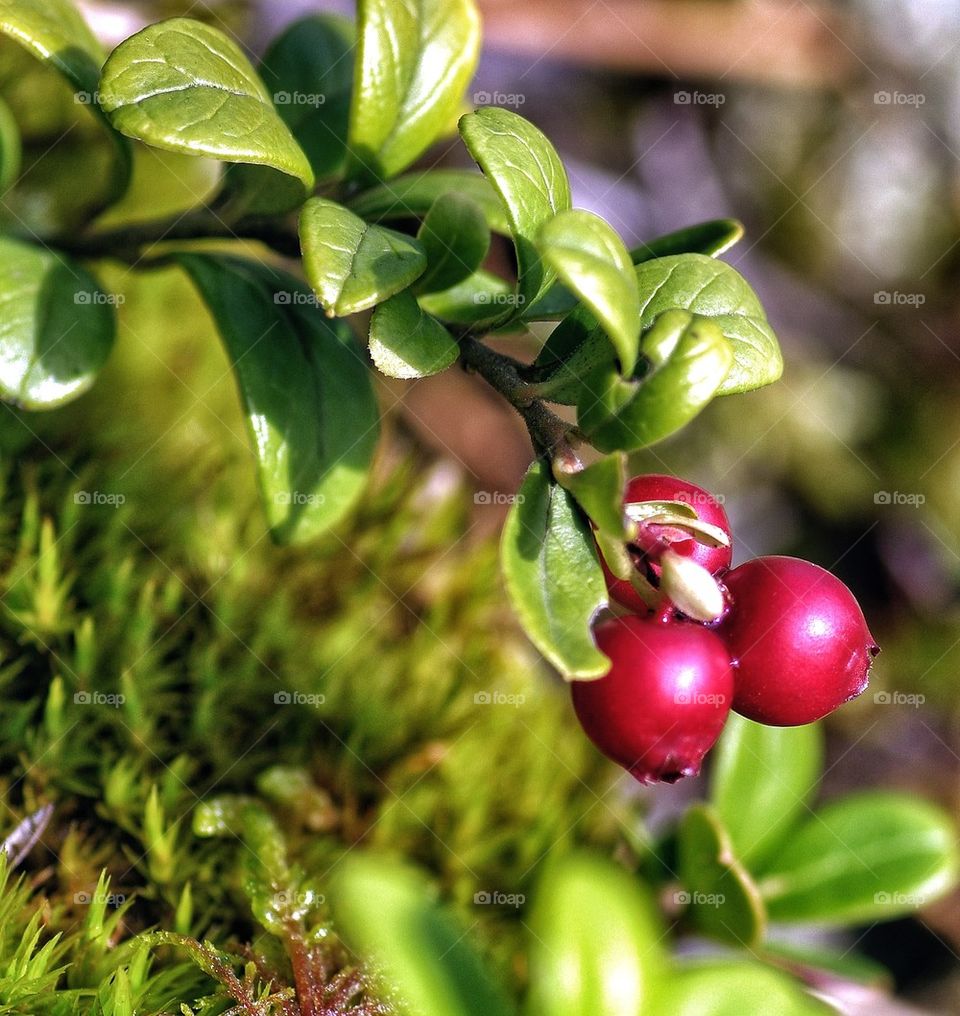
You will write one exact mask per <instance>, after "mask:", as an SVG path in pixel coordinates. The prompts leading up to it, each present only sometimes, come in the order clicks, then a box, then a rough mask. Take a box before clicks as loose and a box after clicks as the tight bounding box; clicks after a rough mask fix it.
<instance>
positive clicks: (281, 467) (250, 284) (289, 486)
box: [177, 254, 379, 543]
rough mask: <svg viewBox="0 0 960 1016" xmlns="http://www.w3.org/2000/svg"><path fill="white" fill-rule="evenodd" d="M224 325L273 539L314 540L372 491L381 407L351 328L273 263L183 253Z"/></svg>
mask: <svg viewBox="0 0 960 1016" xmlns="http://www.w3.org/2000/svg"><path fill="white" fill-rule="evenodd" d="M177 259H178V261H179V262H180V264H181V265H182V266H183V267H184V268H185V269H186V271H187V273H188V274H189V275H190V277H191V279H192V280H193V281H194V283H195V284H196V285H197V288H198V289H199V290H200V293H201V295H202V296H203V298H204V300H205V301H206V303H207V306H208V307H209V309H210V312H211V314H212V315H213V318H214V320H215V321H216V324H217V327H218V329H219V331H220V334H221V337H222V339H223V342H224V345H225V347H226V350H227V355H228V357H229V359H230V362H231V364H232V365H233V369H234V374H235V376H236V380H237V384H238V386H239V389H240V398H241V401H242V403H243V410H244V415H245V417H246V423H247V429H248V432H249V434H250V440H251V443H252V445H253V449H254V452H255V454H256V458H257V467H258V469H257V475H258V481H259V486H260V493H261V497H262V500H263V503H264V506H265V509H266V514H267V519H268V522H269V525H270V529H271V532H272V534H273V536H274V538H275V539H276V540H278V541H280V542H284V543H286V542H294V541H301V540H307V539H310V538H312V537H315V536H318V535H320V534H321V533H323V532H325V531H326V530H328V529H329V528H330V527H331V526H333V525H335V524H336V523H337V522H339V521H340V519H341V518H343V516H344V515H345V514H346V513H347V512H348V511H349V510H350V509H351V508H352V507H353V505H354V504H355V503H356V501H357V499H358V498H359V497H360V495H361V493H362V492H363V488H364V485H365V482H366V476H367V472H368V470H369V466H370V460H371V458H372V456H373V451H374V448H375V445H376V439H377V430H378V421H379V414H378V410H377V403H376V399H375V398H374V394H373V390H372V388H371V383H370V373H369V369H368V368H367V366H366V364H365V363H364V362H363V359H362V357H361V356H360V353H359V350H358V349H357V347H356V344H355V342H354V340H353V336H352V334H351V332H350V330H349V328H348V327H347V326H346V325H345V324H344V323H342V322H330V321H328V320H327V319H326V318H325V317H324V316H323V314H322V313H321V312H320V310H319V309H318V308H317V307H316V306H315V301H314V297H313V294H312V293H310V291H309V290H308V289H307V288H306V287H305V286H303V285H302V284H301V283H300V282H298V281H297V280H296V279H293V278H292V277H290V276H288V275H285V274H284V273H282V272H279V271H276V270H274V269H271V268H269V267H267V266H265V265H259V264H256V263H252V262H246V261H242V260H240V259H237V258H226V257H222V256H216V255H207V254H180V255H178V256H177Z"/></svg>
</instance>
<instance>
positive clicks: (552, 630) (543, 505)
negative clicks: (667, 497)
mask: <svg viewBox="0 0 960 1016" xmlns="http://www.w3.org/2000/svg"><path fill="white" fill-rule="evenodd" d="M500 560H501V565H502V567H503V573H504V577H505V579H506V585H507V592H508V594H509V596H510V600H511V602H512V603H513V608H514V610H515V611H516V612H517V614H518V616H519V618H520V622H521V623H522V625H523V627H524V629H525V630H526V632H527V634H528V635H529V636H530V639H531V641H532V642H533V643H534V645H536V647H537V648H538V649H539V650H540V652H541V653H543V655H544V656H545V657H546V658H547V659H548V660H549V661H550V662H551V663H552V664H553V665H554V666H555V667H556V668H557V669H558V670H559V671H560V673H561V674H563V675H564V677H567V678H594V677H602V676H603V675H604V674H605V673H606V672H607V671H608V670H609V669H610V661H609V660H608V659H607V658H606V656H604V655H603V653H601V652H600V651H599V650H598V649H597V647H596V646H595V645H594V643H593V639H592V638H591V635H590V622H591V621H592V619H593V616H594V615H595V614H596V613H597V611H598V610H599V609H600V608H601V607H602V606H603V605H604V604H605V603H606V602H607V593H606V586H605V584H604V581H603V573H602V571H601V570H600V562H599V559H598V558H597V551H596V546H595V544H594V540H593V536H592V534H591V532H590V526H589V524H588V523H587V522H586V520H585V519H584V518H583V516H582V515H581V514H580V512H579V511H578V509H577V507H576V504H575V503H574V501H573V498H572V497H571V496H570V495H569V494H568V493H567V492H566V491H565V490H564V489H563V488H562V487H560V486H559V485H557V484H556V483H555V482H554V481H553V478H552V476H551V475H550V469H549V467H548V466H547V465H546V463H545V462H543V461H541V460H537V461H536V462H534V463H533V465H532V466H531V467H530V470H529V472H528V473H527V477H526V479H525V480H524V481H523V486H521V488H520V493H519V494H518V495H517V500H516V502H515V503H514V504H513V506H512V507H511V509H510V514H509V515H508V516H507V521H506V524H505V525H504V528H503V537H502V540H501V544H500Z"/></svg>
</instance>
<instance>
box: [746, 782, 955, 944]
mask: <svg viewBox="0 0 960 1016" xmlns="http://www.w3.org/2000/svg"><path fill="white" fill-rule="evenodd" d="M957 875H958V856H957V830H956V827H955V826H954V824H953V823H952V822H951V821H950V818H949V817H948V816H947V815H946V814H945V813H944V812H943V811H941V810H940V809H939V808H937V807H935V806H934V805H931V804H929V803H927V802H925V801H922V800H918V799H917V798H914V797H907V796H905V795H902V794H893V793H886V792H870V793H864V794H858V795H856V796H854V797H845V798H842V799H841V800H839V801H836V802H834V803H832V804H828V805H827V806H826V807H825V808H823V809H822V810H821V811H819V812H817V813H816V814H815V815H814V816H813V817H812V818H809V819H808V820H807V821H806V822H805V823H804V824H803V825H802V826H801V827H800V828H799V829H797V830H796V831H795V832H794V833H793V834H792V835H791V836H790V838H789V839H788V840H787V842H786V843H785V845H784V846H783V848H782V849H781V850H779V851H778V852H777V854H776V855H775V856H774V857H773V859H772V860H771V862H770V863H769V865H768V867H767V869H766V870H765V871H764V872H763V877H762V879H761V881H760V891H761V892H762V894H763V898H764V901H765V902H766V905H767V910H768V912H769V914H770V917H771V919H772V920H776V921H812V922H816V923H818V924H853V923H856V922H859V921H885V920H890V919H892V918H894V917H897V916H899V915H900V914H904V913H909V912H910V911H912V910H917V909H918V908H920V907H923V906H926V905H928V904H929V903H932V902H933V901H934V900H935V899H937V898H938V897H940V896H942V895H943V894H944V893H945V892H947V891H948V890H950V889H952V888H953V887H954V886H955V885H956V883H957Z"/></svg>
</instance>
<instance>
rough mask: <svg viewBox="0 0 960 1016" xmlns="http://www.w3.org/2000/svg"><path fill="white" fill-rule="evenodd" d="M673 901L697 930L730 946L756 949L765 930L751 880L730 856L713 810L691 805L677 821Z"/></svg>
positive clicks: (758, 894)
mask: <svg viewBox="0 0 960 1016" xmlns="http://www.w3.org/2000/svg"><path fill="white" fill-rule="evenodd" d="M678 837H679V858H680V878H681V881H682V882H683V886H684V890H685V893H684V894H682V895H680V897H679V900H678V902H681V903H684V904H686V905H687V906H689V908H690V915H691V917H692V919H693V921H694V923H695V924H696V925H697V927H698V928H700V929H701V930H702V931H704V932H706V933H707V934H708V935H712V936H713V937H714V938H719V939H722V940H723V941H725V942H732V943H733V944H734V945H738V946H746V947H747V948H754V947H756V946H757V945H758V944H759V943H760V942H761V941H762V940H763V937H764V935H765V934H766V928H767V917H766V913H765V912H764V908H763V900H762V899H761V897H760V892H759V890H758V889H757V886H756V884H755V883H754V882H753V880H752V879H751V878H750V876H749V874H748V873H747V871H746V869H745V868H744V867H743V865H742V864H741V863H740V861H739V860H738V859H737V858H736V857H735V856H734V853H733V847H732V844H731V842H730V837H729V835H728V833H727V831H726V829H724V827H723V824H722V822H721V821H720V819H719V818H718V816H717V814H716V812H715V811H714V810H713V809H712V808H710V807H709V806H707V805H700V804H698V805H694V806H693V807H692V808H690V809H689V810H688V811H687V814H686V815H685V816H684V818H683V821H682V822H681V823H680V829H679V832H678Z"/></svg>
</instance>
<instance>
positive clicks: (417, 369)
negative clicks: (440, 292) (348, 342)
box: [370, 292, 460, 378]
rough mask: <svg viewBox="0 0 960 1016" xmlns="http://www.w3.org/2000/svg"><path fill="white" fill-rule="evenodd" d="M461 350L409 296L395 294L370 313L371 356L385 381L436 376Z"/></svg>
mask: <svg viewBox="0 0 960 1016" xmlns="http://www.w3.org/2000/svg"><path fill="white" fill-rule="evenodd" d="M459 355H460V347H459V346H458V345H457V343H456V341H455V339H454V338H453V336H452V335H451V334H450V333H449V332H448V331H447V330H446V328H444V327H443V325H442V324H440V322H439V321H438V320H437V319H436V318H434V317H431V316H430V315H429V314H427V313H426V312H425V311H423V310H421V309H420V305H419V304H418V303H417V299H416V297H415V296H414V295H413V294H412V293H410V292H403V293H397V295H396V296H391V297H390V299H389V300H387V301H386V302H385V303H381V304H380V306H379V307H377V309H376V310H375V311H374V312H373V318H372V319H371V321H370V356H371V358H372V359H373V362H374V364H375V365H376V367H377V369H378V370H379V371H381V373H383V374H386V375H387V377H399V378H415V377H428V376H429V375H431V374H439V373H440V371H442V370H446V369H447V367H449V366H450V365H451V364H452V363H455V362H456V359H457V357H458V356H459Z"/></svg>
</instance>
